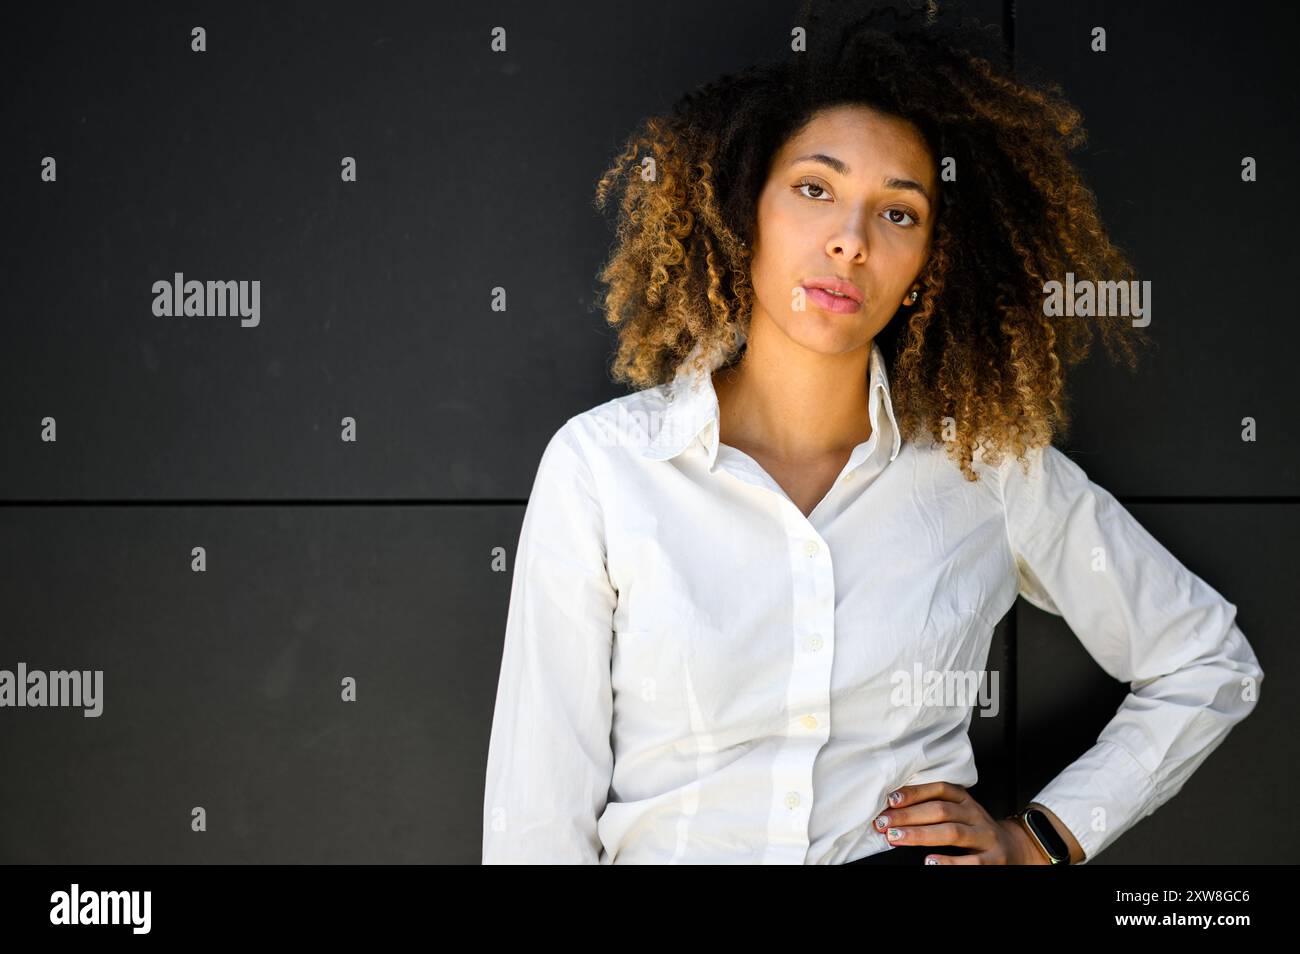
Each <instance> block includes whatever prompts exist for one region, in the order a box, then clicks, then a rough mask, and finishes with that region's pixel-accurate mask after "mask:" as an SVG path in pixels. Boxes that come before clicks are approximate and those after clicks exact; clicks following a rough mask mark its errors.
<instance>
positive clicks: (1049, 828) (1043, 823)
mask: <svg viewBox="0 0 1300 954" xmlns="http://www.w3.org/2000/svg"><path fill="white" fill-rule="evenodd" d="M1011 817H1012V818H1014V819H1016V821H1018V822H1020V824H1021V825H1023V826H1024V829H1025V831H1027V832H1029V837H1030V838H1032V839H1033V840H1034V844H1036V845H1037V846H1038V847H1039V848H1040V849H1041V850H1042V852H1043V854H1045V855H1047V857H1048V858H1049V859H1050V860H1051V864H1054V865H1068V864H1069V863H1070V846H1069V845H1067V844H1066V843H1065V839H1064V838H1062V837H1061V833H1060V832H1059V831H1057V830H1056V826H1055V825H1053V824H1052V822H1051V819H1049V818H1048V817H1047V813H1046V812H1044V811H1042V810H1041V809H1038V808H1033V807H1027V808H1022V809H1021V810H1020V811H1018V812H1016V813H1015V814H1014V815H1012V816H1011Z"/></svg>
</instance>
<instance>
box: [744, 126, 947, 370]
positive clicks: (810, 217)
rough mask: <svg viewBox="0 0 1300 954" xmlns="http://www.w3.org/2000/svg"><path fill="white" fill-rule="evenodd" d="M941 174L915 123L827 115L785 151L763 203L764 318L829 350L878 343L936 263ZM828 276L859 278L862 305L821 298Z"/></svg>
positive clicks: (758, 251) (759, 267)
mask: <svg viewBox="0 0 1300 954" xmlns="http://www.w3.org/2000/svg"><path fill="white" fill-rule="evenodd" d="M812 157H816V158H812ZM935 171H936V163H935V160H934V158H933V156H931V154H930V151H929V149H928V148H927V146H926V145H925V140H924V139H923V138H922V137H921V134H920V132H919V131H918V130H917V129H916V128H915V127H914V126H912V124H910V123H909V122H907V121H906V120H902V119H898V118H896V117H893V116H888V115H885V114H883V113H879V112H876V111H875V110H871V109H868V108H867V107H865V106H837V107H834V108H831V109H827V110H825V111H823V112H821V113H818V114H817V115H815V116H814V118H813V119H812V121H811V122H810V123H808V125H807V126H805V127H804V129H803V131H802V132H800V133H799V134H798V135H796V136H794V137H792V138H791V139H790V140H789V141H787V142H786V143H785V145H784V146H782V147H781V149H780V150H779V151H778V152H777V154H776V156H775V158H774V160H773V162H772V168H771V172H770V173H769V176H768V179H767V182H766V184H765V185H764V187H763V191H762V194H761V195H760V196H759V200H758V225H757V234H756V235H755V237H754V247H753V254H752V259H751V281H752V283H753V286H754V297H755V303H754V314H753V316H752V322H760V321H770V322H772V323H773V324H774V325H775V326H776V327H777V328H779V329H780V331H781V332H783V333H784V334H785V335H786V336H787V337H788V338H790V339H792V340H793V341H795V342H797V343H798V344H800V345H802V346H804V347H806V348H809V349H812V350H814V351H818V352H821V353H824V354H842V353H844V352H847V351H852V350H854V349H857V348H862V347H866V346H867V345H868V344H869V343H870V342H871V340H872V339H873V338H875V336H876V334H877V333H878V332H879V331H880V330H881V329H882V328H884V327H885V325H887V324H888V323H889V319H890V318H891V317H892V316H893V315H894V313H895V311H896V310H897V309H898V307H899V305H901V304H903V299H904V298H905V297H906V296H907V295H908V294H909V292H910V291H911V288H912V283H913V281H914V280H915V279H916V277H917V276H918V275H919V274H920V271H921V269H922V267H923V266H924V264H925V260H926V256H927V254H928V251H929V245H930V236H931V234H932V230H933V210H934V208H935V199H936V197H937V196H936V188H937V179H936V175H935ZM820 278H831V279H835V278H839V279H843V280H846V281H849V282H851V283H852V284H853V285H855V286H856V287H857V292H856V294H857V295H858V297H860V298H861V299H862V301H861V303H860V304H857V305H856V306H855V305H854V304H853V303H852V302H847V301H843V300H841V301H839V303H838V304H835V303H833V302H832V301H831V300H830V299H827V298H825V297H823V296H822V295H821V294H820V293H818V292H815V291H811V290H810V289H809V288H808V285H809V283H811V282H814V281H815V280H817V279H820ZM752 322H751V334H752V333H753V324H752ZM766 330H768V329H764V331H766Z"/></svg>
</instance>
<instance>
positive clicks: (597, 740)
mask: <svg viewBox="0 0 1300 954" xmlns="http://www.w3.org/2000/svg"><path fill="white" fill-rule="evenodd" d="M572 422H573V419H570V421H569V422H566V424H565V426H563V427H561V428H560V430H559V431H557V432H556V433H555V435H554V436H553V437H552V438H551V440H550V442H549V443H548V444H547V447H546V449H545V451H544V452H543V454H542V459H541V462H540V463H539V465H538V468H537V475H536V477H535V479H534V482H533V487H532V492H531V493H530V495H529V498H528V504H527V507H526V509H525V511H524V519H523V525H522V528H521V530H520V535H519V545H518V547H517V548H516V553H515V565H514V577H513V579H512V581H511V589H510V605H509V609H508V611H507V616H506V629H505V641H504V648H503V650H502V657H501V673H500V678H499V681H498V684H497V697H496V707H495V710H494V713H493V718H492V731H491V738H490V741H489V743H488V760H487V775H486V787H485V791H484V800H483V863H484V864H502V863H505V864H516V863H527V864H534V863H536V864H600V863H602V858H601V851H602V849H601V845H600V842H599V839H598V836H597V827H596V826H597V820H598V819H599V817H600V815H601V814H602V812H603V811H604V808H605V802H606V798H607V795H608V792H609V785H610V779H611V775H612V772H613V767H614V757H613V753H612V749H611V746H610V729H611V724H612V722H611V720H612V715H613V694H612V689H611V683H610V656H611V650H612V645H613V613H614V606H615V601H616V593H615V591H614V589H613V587H612V586H611V584H610V581H609V576H608V573H607V570H606V564H605V544H604V526H603V524H604V518H603V514H602V511H601V507H600V504H599V502H598V499H597V496H596V494H595V493H594V488H593V482H592V475H591V471H590V469H589V467H588V465H587V462H586V458H585V457H584V456H583V453H582V450H581V447H580V445H579V443H578V440H577V438H576V437H575V436H574V434H573V433H572V430H573V428H572Z"/></svg>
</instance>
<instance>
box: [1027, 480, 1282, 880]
mask: <svg viewBox="0 0 1300 954" xmlns="http://www.w3.org/2000/svg"><path fill="white" fill-rule="evenodd" d="M1131 511H1132V513H1133V515H1134V516H1135V517H1136V518H1137V520H1138V521H1139V522H1140V523H1141V524H1142V525H1143V526H1144V527H1146V528H1147V530H1149V531H1150V532H1151V534H1152V535H1153V536H1154V537H1155V538H1156V539H1158V540H1160V542H1161V543H1163V544H1164V545H1165V546H1166V547H1167V548H1168V549H1169V550H1170V552H1171V553H1173V554H1174V555H1175V556H1177V557H1178V558H1179V559H1180V560H1181V561H1182V562H1183V563H1184V564H1185V565H1186V566H1187V567H1188V569H1190V570H1191V571H1192V572H1193V573H1195V574H1197V575H1198V576H1200V577H1201V578H1202V579H1204V580H1205V581H1206V582H1207V583H1209V584H1210V585H1211V586H1212V587H1214V588H1215V589H1216V590H1218V591H1219V592H1220V593H1221V594H1222V595H1223V596H1224V597H1225V598H1226V599H1227V600H1228V601H1229V602H1230V603H1233V604H1235V605H1236V606H1237V610H1238V613H1237V625H1238V626H1239V627H1240V628H1241V631H1242V633H1244V634H1245V636H1246V639H1247V640H1248V641H1249V642H1250V644H1251V648H1253V649H1254V650H1255V654H1256V656H1257V657H1258V658H1259V662H1260V666H1261V667H1262V668H1263V670H1264V681H1263V683H1262V684H1261V692H1260V697H1259V702H1258V704H1257V707H1256V710H1255V711H1254V712H1253V713H1251V715H1249V716H1248V717H1247V718H1246V719H1244V720H1243V721H1242V722H1240V723H1239V724H1238V725H1237V726H1236V727H1235V728H1234V729H1233V730H1232V732H1231V733H1229V735H1228V737H1227V739H1226V740H1225V741H1224V742H1223V744H1222V745H1220V746H1219V748H1218V749H1216V750H1215V751H1214V752H1212V753H1211V754H1210V756H1209V758H1208V759H1206V761H1205V762H1204V763H1203V764H1202V765H1201V767H1200V768H1199V769H1198V770H1197V771H1196V772H1195V773H1194V774H1193V775H1192V777H1191V779H1189V780H1188V782H1187V784H1186V785H1184V786H1183V789H1182V791H1181V792H1179V793H1178V794H1177V795H1175V796H1174V797H1173V798H1172V799H1171V800H1170V801H1168V802H1166V803H1165V805H1164V806H1163V807H1162V808H1159V809H1157V810H1156V812H1155V813H1154V814H1152V815H1150V816H1148V817H1147V818H1145V819H1143V820H1142V821H1139V822H1138V823H1137V824H1136V825H1135V826H1134V827H1133V828H1131V829H1130V830H1129V831H1128V832H1126V833H1125V834H1124V835H1122V836H1121V837H1120V838H1119V839H1118V840H1116V842H1115V843H1114V844H1113V845H1111V846H1110V847H1109V848H1107V849H1106V850H1105V851H1104V852H1102V853H1101V854H1100V855H1098V856H1097V859H1096V863H1097V864H1243V863H1249V864H1290V863H1292V860H1293V859H1294V857H1295V853H1296V851H1297V849H1300V833H1298V832H1297V829H1296V826H1295V825H1294V824H1291V823H1290V822H1287V821H1286V818H1287V817H1288V813H1289V812H1290V811H1291V808H1290V805H1289V803H1288V795H1287V793H1288V792H1289V791H1290V790H1291V786H1292V782H1293V780H1294V777H1295V766H1296V765H1297V764H1300V740H1298V738H1297V735H1296V733H1295V731H1294V729H1295V723H1296V704H1295V699H1294V693H1293V692H1292V691H1291V682H1292V679H1291V676H1290V673H1291V672H1293V671H1294V670H1295V667H1296V666H1297V665H1300V653H1297V650H1296V644H1295V639H1294V633H1295V623H1294V608H1293V606H1292V604H1293V596H1294V588H1295V567H1296V560H1295V544H1296V540H1297V539H1300V511H1298V510H1297V507H1296V506H1294V505H1288V504H1268V505H1265V504H1214V505H1211V504H1201V505H1184V504H1171V505H1150V506H1135V507H1132V508H1131ZM1016 615H1017V640H1016V645H1017V658H1018V663H1019V679H1018V680H1017V682H1016V687H1017V690H1018V693H1019V699H1018V707H1017V711H1018V720H1017V744H1016V752H1017V765H1018V786H1019V791H1020V797H1019V800H1020V801H1022V802H1023V801H1027V800H1028V799H1030V798H1032V797H1033V796H1034V795H1035V794H1036V793H1037V792H1038V791H1039V790H1040V789H1041V788H1042V787H1043V786H1044V785H1046V784H1047V783H1048V782H1049V781H1051V780H1052V778H1053V777H1055V775H1056V774H1057V773H1058V772H1059V771H1061V769H1063V768H1065V767H1066V765H1068V764H1069V763H1070V762H1072V761H1074V759H1076V758H1078V757H1079V756H1080V755H1082V754H1083V752H1085V751H1086V750H1087V749H1089V748H1090V747H1091V746H1092V745H1093V743H1094V742H1095V741H1096V739H1097V735H1098V733H1100V732H1101V730H1102V727H1103V726H1104V725H1105V724H1106V723H1107V722H1109V721H1110V719H1111V717H1113V716H1114V714H1115V709H1116V707H1118V706H1119V704H1120V702H1121V701H1122V700H1123V699H1124V696H1125V694H1126V693H1127V692H1128V686H1127V685H1124V684H1122V683H1118V682H1116V681H1115V680H1113V679H1111V678H1110V677H1109V676H1108V675H1107V674H1106V673H1105V672H1104V671H1103V670H1102V669H1101V668H1100V667H1098V666H1097V664H1096V663H1095V662H1094V661H1093V660H1092V657H1091V656H1089V655H1088V653H1087V651H1086V650H1085V649H1084V648H1083V646H1082V644H1081V643H1079V642H1078V640H1077V639H1076V638H1075V637H1074V634H1073V633H1072V632H1071V630H1070V628H1069V627H1068V626H1067V625H1066V624H1065V622H1064V620H1063V619H1062V618H1061V617H1059V616H1054V615H1052V614H1049V613H1045V612H1043V611H1041V610H1039V609H1037V608H1036V607H1034V606H1031V605H1030V604H1028V603H1027V602H1025V601H1024V600H1023V599H1022V600H1019V601H1018V603H1017V609H1016Z"/></svg>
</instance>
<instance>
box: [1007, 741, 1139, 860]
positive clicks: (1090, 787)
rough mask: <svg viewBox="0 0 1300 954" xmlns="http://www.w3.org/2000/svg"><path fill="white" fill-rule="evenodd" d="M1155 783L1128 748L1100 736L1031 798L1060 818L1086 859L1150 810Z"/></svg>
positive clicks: (1102, 848) (1089, 858) (1099, 850)
mask: <svg viewBox="0 0 1300 954" xmlns="http://www.w3.org/2000/svg"><path fill="white" fill-rule="evenodd" d="M1153 792H1154V785H1153V784H1152V782H1151V778H1150V776H1148V775H1147V773H1146V770H1145V769H1143V768H1142V766H1141V765H1139V764H1138V762H1137V760H1136V759H1135V758H1134V757H1133V756H1132V755H1131V754H1130V753H1129V751H1128V749H1126V748H1124V747H1123V746H1121V745H1118V744H1117V743H1114V742H1109V741H1099V742H1097V743H1096V744H1095V745H1094V746H1093V747H1092V748H1091V749H1089V750H1088V751H1087V752H1085V753H1084V754H1083V755H1082V756H1080V757H1079V758H1078V759H1076V760H1075V761H1074V762H1073V763H1071V764H1070V765H1069V766H1067V767H1066V768H1065V769H1064V771H1062V772H1061V773H1060V774H1059V775H1057V776H1056V778H1054V779H1052V781H1050V782H1049V783H1048V784H1047V786H1046V787H1045V788H1044V789H1043V790H1042V791H1040V792H1039V793H1038V794H1037V795H1035V796H1034V797H1033V799H1031V801H1035V802H1038V804H1040V805H1045V806H1046V807H1047V808H1050V809H1051V810H1052V813H1053V814H1055V815H1056V817H1057V818H1059V819H1060V820H1061V823H1062V824H1064V825H1065V827H1066V828H1068V829H1070V833H1071V834H1073V835H1074V837H1075V839H1076V840H1077V841H1078V842H1079V846H1080V847H1081V848H1083V852H1084V859H1083V861H1082V862H1080V863H1081V864H1087V863H1088V862H1089V861H1091V860H1092V859H1093V858H1095V857H1096V856H1097V855H1098V854H1099V853H1101V851H1102V850H1104V849H1105V848H1106V847H1108V846H1109V845H1110V844H1111V843H1112V842H1114V841H1115V839H1117V838H1119V836H1120V835H1122V834H1123V833H1124V832H1125V831H1127V830H1128V829H1129V828H1131V827H1133V825H1134V824H1136V823H1137V822H1138V821H1139V820H1141V819H1142V818H1143V817H1145V816H1146V815H1147V814H1149V812H1147V811H1146V807H1147V805H1148V804H1150V802H1151V797H1152V794H1153Z"/></svg>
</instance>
